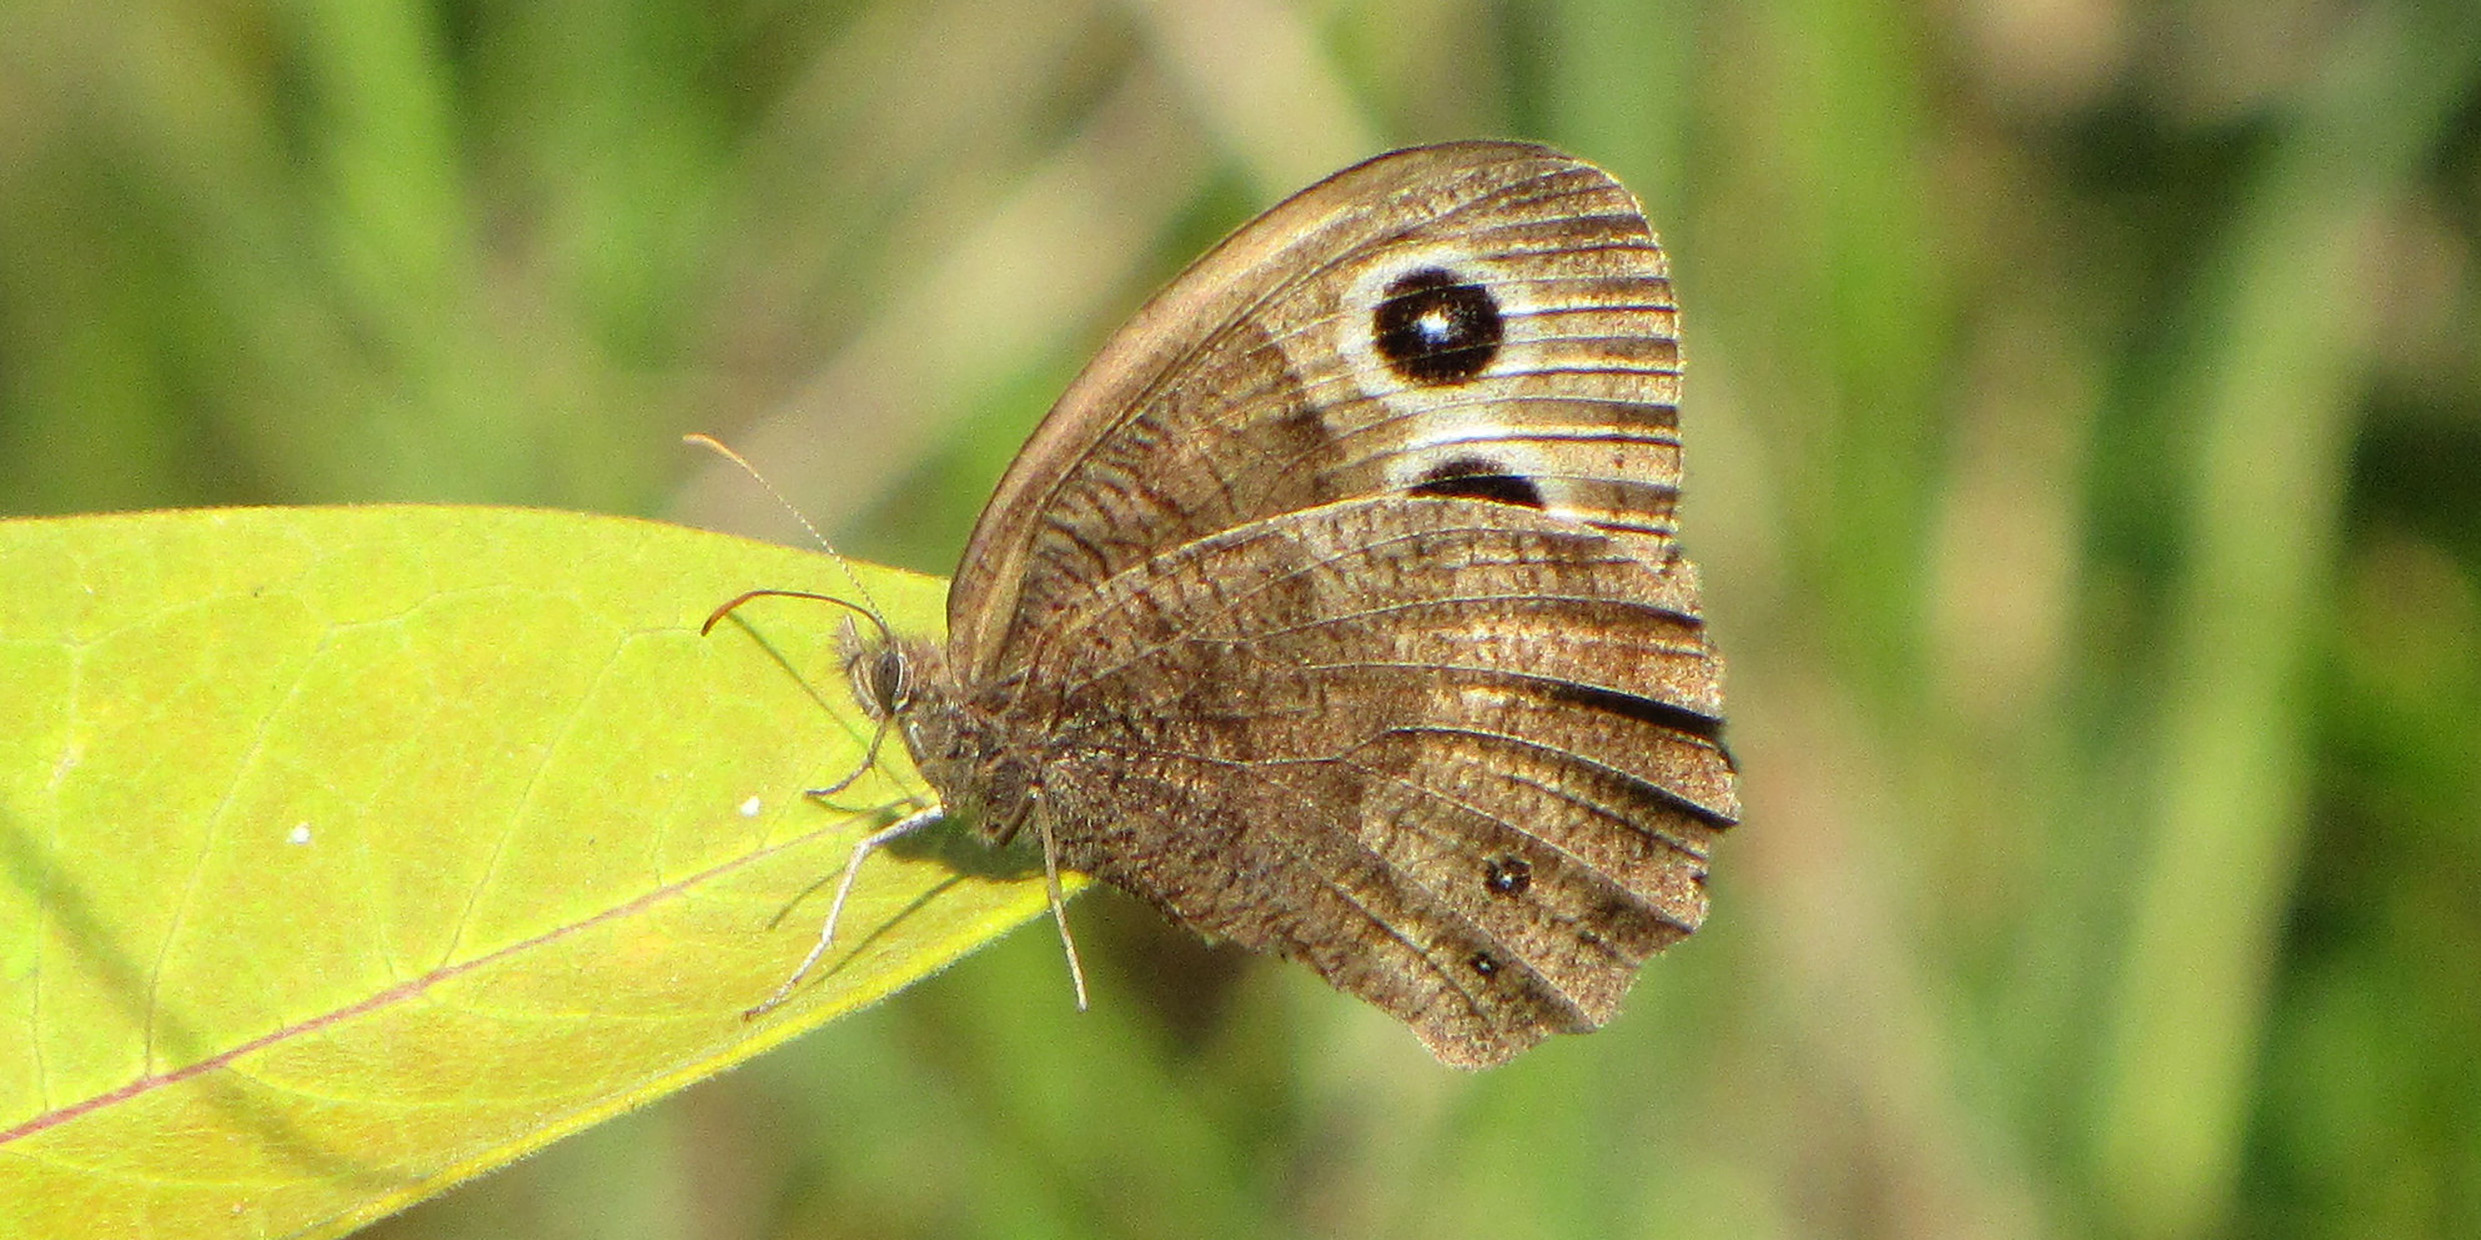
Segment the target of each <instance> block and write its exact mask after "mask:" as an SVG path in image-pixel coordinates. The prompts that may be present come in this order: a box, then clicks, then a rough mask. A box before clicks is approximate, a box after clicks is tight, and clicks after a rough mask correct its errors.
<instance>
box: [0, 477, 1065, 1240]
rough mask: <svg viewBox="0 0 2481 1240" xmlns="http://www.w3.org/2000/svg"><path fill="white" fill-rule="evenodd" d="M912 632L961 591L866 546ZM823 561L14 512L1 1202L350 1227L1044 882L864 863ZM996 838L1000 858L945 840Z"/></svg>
mask: <svg viewBox="0 0 2481 1240" xmlns="http://www.w3.org/2000/svg"><path fill="white" fill-rule="evenodd" d="M861 571H862V572H863V575H864V578H865V580H866V582H867V585H868V588H869V591H870V593H871V595H872V596H873V597H874V598H875V599H876V601H877V603H878V605H879V606H880V607H882V608H883V609H885V611H886V612H887V614H888V615H889V616H890V617H891V618H892V620H893V622H894V623H895V624H896V625H897V626H898V627H899V628H900V629H907V630H912V631H924V630H928V629H931V628H933V627H934V626H935V624H936V620H935V617H936V615H937V612H938V605H939V599H940V587H939V585H938V583H937V582H934V581H930V580H927V579H923V578H918V577H913V576H908V575H903V574H898V573H895V572H892V571H888V570H881V569H863V570H861ZM756 586H774V587H791V588H802V589H814V590H819V591H823V592H828V593H835V594H840V595H846V596H849V595H851V594H852V593H853V589H852V584H851V582H850V581H849V580H848V579H847V578H846V577H845V576H844V575H843V574H842V573H841V572H840V571H838V570H837V569H836V567H835V566H834V565H833V563H832V562H830V561H828V560H827V559H825V558H823V557H820V556H817V555H813V554H807V553H803V552H799V551H793V550H789V549H786V548H781V547H774V546H768V545H764V544H760V543H753V542H749V541H746V540H742V539H737V538H731V537H726V536H723V535H719V534H710V533H704V532H700V531H696V530H689V529H683V528H678V527H674V526H667V525H660V524H655V523H652V522H643V521H631V520H623V519H618V518H609V517H596V516H585V515H579V514H573V513H556V512H535V511H516V510H506V509H488V508H418V507H373V508H350V509H248V510H230V511H206V512H170V513H148V514H139V515H129V516H101V517H79V518H70V519H62V520H38V521H12V522H0V719H5V720H6V721H7V723H6V727H5V730H0V1234H6V1235H12V1236H20V1235H22V1236H38V1235H39V1236H73V1235H111V1236H121V1235H135V1234H156V1235H182V1236H211V1235H242V1234H247V1235H253V1236H257V1235H294V1234H306V1235H332V1234H336V1233H338V1232H342V1231H346V1230H350V1229H351V1228H352V1227H354V1226H356V1225H358V1224H360V1223H362V1222H366V1221H368V1220H370V1219H372V1218H375V1217H377V1216H379V1215H382V1214H385V1213H387V1212H389V1211H392V1210H395V1209H398V1208H400V1207H402V1206H404V1205H406V1204H408V1203H410V1202H412V1201H415V1200H417V1199H419V1198H422V1197H424V1196H427V1195H429V1194H431V1193H434V1192H437V1191H439V1190H440V1189H441V1188H443V1187H445V1186H447V1185H448V1184H451V1183H453V1182H455V1181H457V1180H460V1179H463V1178H465V1177H468V1176H472V1175H475V1174H477V1173H480V1172H482V1171H486V1170H489V1169H491V1168H493V1167H496V1166H499V1165H501V1164H504V1163H506V1162H508V1161H510V1160H511V1159H513V1158H516V1157H518V1156H519V1155H521V1154H524V1153H526V1152H527V1151H529V1150H532V1149H535V1148H537V1147H539V1146H541V1145H543V1144H544V1143H546V1142H549V1141H551V1140H553V1139H555V1138H557V1137H559V1136H561V1135H564V1134H566V1133H569V1132H572V1131H574V1130H576V1129H578V1128H580V1127H583V1126H585V1125H587V1124H591V1123H594V1122H595V1121H597V1120H600V1119H603V1118H605V1117H607V1116H610V1115H612V1114H615V1113H617V1112H619V1111H622V1110H624V1109H627V1108H630V1107H635V1106H638V1105H641V1104H643V1103H645V1102H647V1101H649V1100H651V1099H653V1098H655V1097H658V1096H660V1095H662V1094H664V1093H666V1092H668V1091H670V1090H673V1089H677V1088H679V1087H680V1086H682V1085H684V1084H686V1083H688V1082H690V1081H692V1080H695V1079H697V1078H699V1077H702V1076H705V1075H707V1074H709V1073H712V1072H715V1071H717V1070H718V1069H721V1068H723V1067H726V1066H728V1065H730V1064H732V1063H735V1062H738V1061H739V1060H741V1059H744V1058H747V1057H748V1056H750V1055H753V1054H756V1053H757V1052H759V1051H761V1050H764V1049H766V1048H767V1047H770V1046H773V1045H775V1044H777V1043H779V1042H782V1041H784V1040H785V1039H787V1038H790V1037H793V1036H795V1035H796V1034H799V1033H801V1032H803V1031H805V1030H807V1029H810V1028H812V1027H815V1026H817V1025H819V1024H821V1023H823V1022H825V1021H826V1020H828V1019H830V1018H831V1017H833V1016H835V1015H837V1014H839V1013H842V1012H847V1011H851V1010H853V1009H854V1008H856V1007H859V1006H861V1005H864V1004H867V1003H870V1002H872V1001H874V1000H876V999H878V998H881V997H883V996H885V995H887V994H888V993H890V992H892V991H894V990H896V989H897V988H899V987H902V986H904V985H906V984H907V983H910V982H912V981H915V980H917V979H919V978H921V977H923V976H925V975H927V974H929V973H930V972H932V971H934V970H936V969H938V968H940V967H941V966H943V965H945V964H946V963H948V962H949V961H952V960H954V959H955V958H956V957H958V956H960V955H962V954H963V953H965V952H966V951H969V950H971V949H972V948H973V947H975V946H977V945H979V944H981V943H983V942H986V941H988V940H990V939H991V938H994V937H996V936H997V935H999V934H1000V933H1002V932H1003V931H1005V930H1007V929H1008V928H1010V927H1012V926H1014V925H1016V924H1018V923H1020V922H1022V921H1024V920H1025V919H1027V918H1028V917H1031V916H1034V915H1036V914H1038V913H1039V912H1040V910H1041V908H1042V906H1043V897H1042V890H1041V883H1040V881H1039V879H1038V878H1028V877H1027V876H1025V875H1024V874H1023V870H1024V869H1025V867H1023V866H1021V865H1020V866H1013V867H1012V866H1006V865H999V864H994V865H969V864H960V862H959V861H958V860H957V859H956V858H953V857H946V856H942V855H938V854H936V853H925V852H924V851H922V850H919V849H916V850H910V851H908V852H906V853H904V855H898V856H888V855H886V854H882V855H881V857H879V858H877V859H874V860H873V862H872V863H871V867H870V868H869V869H868V871H867V872H866V873H865V874H864V876H863V878H862V880H861V883H860V885H859V887H858V888H857V889H856V891H855V896H854V905H853V908H852V909H851V910H850V911H849V914H848V917H847V919H846V923H845V926H846V930H845V936H844V937H843V938H842V942H841V943H840V944H839V947H838V951H837V953H836V955H835V956H834V957H832V958H831V959H830V961H829V962H828V965H827V967H826V968H824V969H823V970H822V971H821V973H820V974H818V975H816V976H814V977H813V978H812V979H811V981H810V983H809V984H807V985H805V986H804V987H803V988H802V990H801V992H800V994H799V996H798V997H797V998H796V999H795V1000H794V1001H793V1002H792V1003H790V1004H788V1005H786V1006H785V1007H784V1008H782V1009H779V1010H778V1011H776V1012H774V1013H771V1014H769V1015H768V1016H765V1017H762V1018H760V1019H758V1020H756V1021H745V1020H744V1019H743V1017H742V1012H743V1010H744V1009H745V1008H747V1007H749V1006H750V1005H751V1004H753V1003H754V1002H756V1001H758V1000H759V999H761V998H764V997H765V996H766V995H767V994H768V993H769V992H771V991H772V990H773V989H774V988H775V987H776V986H777V984H778V983H779V982H781V981H782V980H783V978H784V977H785V976H786V975H787V973H788V972H789V970H791V968H792V967H793V965H794V963H795V962H796V961H797V960H798V959H799V958H800V957H801V955H802V953H803V952H804V951H805V950H807V948H808V946H809V944H810V943H811V941H812V940H813V938H814V937H815V935H816V933H817V926H818V919H819V917H820V916H821V915H822V914H823V912H824V908H825V898H824V897H825V895H826V893H827V886H828V885H827V884H826V883H825V882H824V881H823V880H826V879H829V878H832V877H833V876H835V875H836V874H837V873H838V872H839V871H840V870H841V869H842V867H843V864H844V860H845V854H846V852H847V851H848V850H849V849H850V847H851V845H852V842H853V840H854V839H855V838H857V836H858V835H859V834H860V833H862V832H864V831H866V830H868V829H870V828H872V827H874V826H877V825H880V824H882V823H884V822H886V821H887V820H888V815H889V814H891V813H893V812H896V811H897V810H898V809H900V808H902V805H901V804H900V803H901V802H903V801H904V799H905V798H906V797H907V796H908V795H909V790H910V791H911V792H912V793H918V791H919V789H920V787H921V785H920V784H919V781H918V780H917V779H916V778H915V777H914V776H913V774H912V772H911V770H910V769H909V768H908V767H906V766H905V765H904V764H903V762H902V758H901V755H897V754H895V750H897V749H900V748H901V747H900V746H891V747H890V749H889V755H890V757H891V758H892V759H893V760H892V761H886V762H882V763H881V766H882V767H884V768H889V769H886V770H879V771H874V772H872V773H871V774H870V775H869V776H867V777H866V778H864V779H863V780H861V781H860V782H859V783H857V784H855V785H854V786H853V787H852V788H851V789H849V790H847V791H846V792H844V793H842V794H840V795H839V796H838V797H837V798H836V801H837V803H838V804H839V805H840V806H843V807H845V808H843V809H841V810H838V809H830V808H828V807H825V806H822V805H820V804H818V803H816V802H815V801H813V800H810V799H806V798H804V797H803V796H802V795H801V792H802V790H803V789H804V788H808V787H814V786H818V785H820V784H823V783H827V782H830V781H832V780H834V779H836V778H837V777H839V776H841V775H843V774H844V773H846V772H848V771H850V770H851V769H852V768H853V767H854V766H855V765H856V764H857V763H859V762H860V761H861V755H862V752H863V748H864V744H865V742H866V740H867V738H868V736H869V734H870V731H871V727H872V725H871V723H870V721H869V720H868V719H867V718H865V717H863V716H862V715H861V713H860V712H859V710H858V708H857V707H856V706H855V704H854V703H853V701H852V696H851V694H850V692H849V691H848V690H847V688H846V687H845V684H844V677H843V673H842V668H841V666H840V662H839V659H838V656H837V650H836V633H837V631H838V630H839V629H840V628H841V626H842V625H843V624H844V622H845V615H844V613H843V612H842V611H841V609H837V608H832V607H826V606H822V605H820V604H816V603H810V602H804V601H800V600H790V599H761V600H757V601H754V602H752V603H751V604H749V605H748V606H746V607H744V608H743V609H741V610H740V611H739V612H737V613H735V618H734V619H733V620H728V621H726V622H725V623H724V624H722V625H719V626H718V627H717V628H716V630H715V632H714V634H713V635H712V636H708V637H701V636H700V635H699V633H698V626H699V623H700V622H701V621H702V620H704V619H705V617H706V615H707V613H708V612H709V611H710V610H711V609H713V608H714V607H715V606H716V605H717V604H718V603H720V602H722V601H723V600H725V599H728V598H730V597H732V596H733V595H735V594H737V593H739V592H740V591H742V590H744V589H748V588H751V587H756ZM959 855H960V856H961V855H978V854H959Z"/></svg>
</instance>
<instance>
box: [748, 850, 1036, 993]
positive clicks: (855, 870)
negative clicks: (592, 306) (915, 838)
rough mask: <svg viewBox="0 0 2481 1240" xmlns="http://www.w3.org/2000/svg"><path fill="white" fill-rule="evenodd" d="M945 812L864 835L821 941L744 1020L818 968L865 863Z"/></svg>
mask: <svg viewBox="0 0 2481 1240" xmlns="http://www.w3.org/2000/svg"><path fill="white" fill-rule="evenodd" d="M945 813H946V811H945V810H943V809H941V808H940V807H939V806H935V805H934V806H932V807H930V808H929V809H926V810H920V811H917V812H915V813H911V814H907V815H905V816H904V817H902V818H899V819H897V820H896V821H895V822H894V823H892V824H890V825H888V826H887V827H884V828H882V829H880V830H878V831H874V832H871V833H870V834H869V835H866V836H863V837H862V839H861V842H860V843H858V844H855V845H853V855H852V857H851V858H850V859H848V860H846V861H845V863H844V880H843V881H842V882H839V883H837V884H836V898H835V900H834V901H833V902H832V903H830V904H829V905H828V906H827V921H826V924H824V925H821V926H820V927H819V928H818V942H816V943H814V944H812V945H811V947H810V954H809V955H807V956H803V957H802V958H801V964H800V966H799V967H798V968H795V969H794V970H793V972H792V976H790V977H787V978H785V979H784V984H783V985H781V986H778V987H776V988H775V993H774V994H771V995H768V996H767V997H766V999H765V1000H764V1001H763V1002H761V1003H759V1004H758V1006H756V1007H753V1008H751V1009H749V1010H748V1011H745V1012H743V1013H741V1019H743V1020H756V1019H758V1018H759V1017H761V1016H764V1015H766V1014H767V1013H769V1012H772V1011H774V1010H775V1009H777V1008H779V1007H782V1006H783V1005H784V1001H785V1000H786V999H789V998H791V997H792V993H793V988H794V987H796V986H799V985H800V984H801V979H803V978H805V977H808V976H809V975H810V970H812V969H814V968H817V967H818V962H819V960H820V958H822V957H824V956H825V955H826V954H827V948H828V946H829V945H830V944H833V943H834V942H835V941H836V923H837V922H839V921H841V920H843V919H844V901H845V899H846V898H847V897H849V896H851V895H852V894H853V879H854V878H855V877H857V876H859V875H860V873H861V863H862V861H863V860H864V859H865V858H867V857H869V855H870V854H872V853H874V852H877V851H878V850H879V849H881V848H884V847H886V846H888V845H889V844H893V843H895V842H896V841H898V840H900V839H903V838H904V837H906V836H908V835H911V834H913V833H914V832H916V831H919V830H921V829H922V828H924V827H927V826H930V825H931V824H933V823H936V822H938V821H939V820H940V819H941V818H942V817H943V816H944V814H945ZM1052 889H1053V891H1054V893H1055V894H1054V895H1053V896H1052V900H1053V902H1054V907H1057V901H1058V899H1059V897H1058V895H1057V894H1056V892H1057V891H1058V884H1057V883H1056V882H1055V883H1054V884H1053V888H1052ZM1072 959H1073V957H1072ZM1079 985H1080V990H1079V992H1078V993H1079V994H1080V995H1082V994H1083V993H1084V992H1083V990H1082V986H1083V983H1082V982H1081V983H1080V984H1079Z"/></svg>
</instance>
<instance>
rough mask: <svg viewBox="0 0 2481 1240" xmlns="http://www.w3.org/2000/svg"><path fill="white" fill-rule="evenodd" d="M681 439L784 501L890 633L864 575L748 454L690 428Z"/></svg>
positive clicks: (737, 602)
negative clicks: (723, 461) (768, 477)
mask: <svg viewBox="0 0 2481 1240" xmlns="http://www.w3.org/2000/svg"><path fill="white" fill-rule="evenodd" d="M681 442H682V443H686V444H695V445H697V446H698V447H701V448H704V449H706V450H707V451H709V452H712V453H714V454H715V455H717V456H720V457H722V458H724V459H725V460H727V461H730V462H732V463H733V464H735V465H738V466H740V467H741V472H742V473H745V474H748V475H749V476H750V481H752V482H755V483H757V484H758V486H759V488H760V489H761V490H764V491H765V492H766V493H767V494H769V495H771V496H774V497H775V502H776V503H778V504H781V505H782V506H783V508H784V511H786V512H789V513H791V514H792V515H793V520H795V521H798V522H800V523H801V528H802V529H804V530H807V531H809V533H810V541H812V542H814V543H817V544H818V549H819V550H821V551H824V552H826V553H827V558H828V559H831V560H834V561H835V562H836V571H837V572H840V573H842V574H844V579H845V580H846V581H849V582H852V583H853V592H854V593H856V594H859V595H861V601H862V606H861V607H859V608H855V610H857V611H863V612H864V613H865V614H867V615H868V616H869V617H870V619H871V621H872V622H873V623H876V624H877V625H878V626H879V632H881V633H888V628H887V619H886V613H885V612H883V611H881V610H880V609H879V600H877V599H875V598H872V597H871V596H870V587H868V586H866V585H863V584H862V581H861V575H860V574H858V573H855V572H854V571H853V565H852V563H851V562H850V561H848V560H846V559H845V558H844V553H843V552H841V551H838V550H836V545H835V544H834V543H831V542H829V541H827V536H826V535H825V534H821V533H819V532H818V527H817V526H815V525H812V524H811V523H810V518H809V516H808V515H807V514H805V513H803V512H802V511H801V509H799V508H797V507H795V506H794V505H793V502H792V501H791V500H789V499H786V498H784V493H783V492H782V491H778V490H776V489H775V484H774V483H772V482H769V481H767V476H766V475H765V474H762V473H759V472H758V467H757V466H755V465H752V464H750V463H749V459H748V458H747V457H744V456H742V455H741V454H740V453H738V452H735V451H733V450H732V449H731V448H729V447H727V446H725V444H724V441H723V440H720V439H717V438H716V437H714V436H713V435H709V434H707V433H705V432H704V431H691V432H690V433H688V434H686V435H683V436H681ZM750 597H751V596H749V595H744V596H742V598H739V599H735V600H733V602H732V603H731V605H729V606H726V607H725V608H724V609H723V611H730V610H732V608H733V607H737V606H739V605H740V604H741V603H743V602H746V601H747V600H748V599H749V598H750ZM812 597H816V596H812ZM849 605H850V604H848V606H849ZM722 618H723V612H718V613H716V619H722ZM714 624H715V621H714V620H709V621H707V625H708V627H710V628H712V627H713V626H714ZM888 636H889V638H890V640H891V641H892V640H893V639H894V635H893V634H888Z"/></svg>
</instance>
